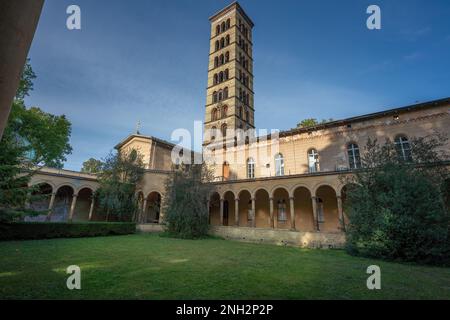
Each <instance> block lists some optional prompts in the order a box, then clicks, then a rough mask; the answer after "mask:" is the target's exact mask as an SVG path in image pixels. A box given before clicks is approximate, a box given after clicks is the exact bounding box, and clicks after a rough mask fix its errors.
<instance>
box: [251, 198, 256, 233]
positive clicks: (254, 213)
mask: <svg viewBox="0 0 450 320" xmlns="http://www.w3.org/2000/svg"><path fill="white" fill-rule="evenodd" d="M252 215H253V217H252V228H256V199H255V198H252Z"/></svg>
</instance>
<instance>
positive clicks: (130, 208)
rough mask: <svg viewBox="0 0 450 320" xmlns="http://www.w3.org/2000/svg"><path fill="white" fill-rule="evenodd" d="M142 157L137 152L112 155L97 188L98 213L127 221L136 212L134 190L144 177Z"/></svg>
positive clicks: (106, 162) (103, 167)
mask: <svg viewBox="0 0 450 320" xmlns="http://www.w3.org/2000/svg"><path fill="white" fill-rule="evenodd" d="M144 172H145V169H144V164H143V161H142V156H141V155H140V154H139V153H138V152H137V151H136V150H131V151H130V152H128V153H120V152H117V153H115V154H113V153H111V154H110V155H109V156H108V157H107V158H106V159H105V161H104V162H103V165H102V167H101V170H100V173H99V182H100V188H99V189H98V190H97V192H96V197H97V199H98V204H99V210H100V211H101V212H102V213H103V214H105V215H106V220H107V221H109V220H110V219H111V217H114V219H116V220H121V221H128V220H132V219H133V217H135V215H136V212H137V199H136V188H137V185H138V183H139V182H140V181H141V179H142V177H143V175H144Z"/></svg>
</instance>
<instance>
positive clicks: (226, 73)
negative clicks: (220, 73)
mask: <svg viewBox="0 0 450 320" xmlns="http://www.w3.org/2000/svg"><path fill="white" fill-rule="evenodd" d="M228 77H229V71H228V69H226V70H225V80H228Z"/></svg>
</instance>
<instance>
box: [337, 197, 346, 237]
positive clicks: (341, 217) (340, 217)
mask: <svg viewBox="0 0 450 320" xmlns="http://www.w3.org/2000/svg"><path fill="white" fill-rule="evenodd" d="M336 198H337V206H338V213H339V222H340V223H341V226H342V231H344V232H345V218H344V210H343V209H342V196H337V197H336Z"/></svg>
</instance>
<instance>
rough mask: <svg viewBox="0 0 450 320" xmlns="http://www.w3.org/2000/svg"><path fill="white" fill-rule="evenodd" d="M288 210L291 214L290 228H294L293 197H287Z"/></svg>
mask: <svg viewBox="0 0 450 320" xmlns="http://www.w3.org/2000/svg"><path fill="white" fill-rule="evenodd" d="M289 211H290V214H291V229H292V230H295V209H294V197H289Z"/></svg>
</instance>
